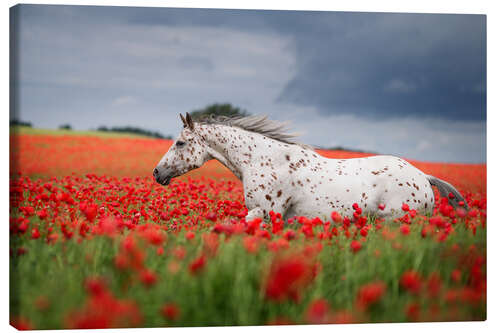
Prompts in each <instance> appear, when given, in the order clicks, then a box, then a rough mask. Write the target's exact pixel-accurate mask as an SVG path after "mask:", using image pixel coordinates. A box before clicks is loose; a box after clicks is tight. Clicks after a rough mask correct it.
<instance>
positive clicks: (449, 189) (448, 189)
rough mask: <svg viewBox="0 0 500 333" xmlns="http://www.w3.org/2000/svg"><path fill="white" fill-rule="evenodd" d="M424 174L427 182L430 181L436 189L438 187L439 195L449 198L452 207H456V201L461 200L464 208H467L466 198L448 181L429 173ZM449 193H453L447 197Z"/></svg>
mask: <svg viewBox="0 0 500 333" xmlns="http://www.w3.org/2000/svg"><path fill="white" fill-rule="evenodd" d="M426 176H427V180H428V181H429V183H431V185H433V186H436V187H437V189H438V191H439V194H440V195H441V197H446V198H448V199H449V203H450V204H451V205H452V206H453V207H454V208H456V207H457V206H458V203H459V202H460V201H463V203H464V208H465V209H467V210H468V209H469V205H468V204H467V200H465V199H464V197H463V196H462V195H461V194H460V192H458V191H457V189H456V188H454V187H453V185H451V184H450V183H447V182H445V181H444V180H441V179H439V178H436V177H434V176H431V175H426ZM450 193H452V194H453V198H450V197H449V194H450Z"/></svg>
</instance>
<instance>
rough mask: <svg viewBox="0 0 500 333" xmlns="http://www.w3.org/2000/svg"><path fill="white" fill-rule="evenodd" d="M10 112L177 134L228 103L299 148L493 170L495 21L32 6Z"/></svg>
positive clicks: (33, 118) (77, 124)
mask: <svg viewBox="0 0 500 333" xmlns="http://www.w3.org/2000/svg"><path fill="white" fill-rule="evenodd" d="M11 25H12V29H13V30H12V31H14V32H15V33H14V36H13V37H14V38H13V41H15V48H14V49H13V50H14V55H15V57H16V58H17V59H18V63H17V67H16V69H15V71H14V73H16V75H15V77H14V81H13V82H14V85H15V86H14V87H15V88H17V92H18V94H17V95H16V96H15V101H16V103H14V104H13V105H15V106H16V111H17V112H18V114H19V116H20V118H21V119H22V120H25V121H30V122H32V123H33V125H34V126H36V127H42V128H57V127H58V126H59V125H61V124H64V123H70V124H71V125H72V126H73V128H75V129H92V128H97V127H98V126H100V125H106V126H125V125H132V126H138V127H142V128H145V129H150V130H156V131H159V132H161V133H164V134H172V135H174V136H176V135H177V133H178V132H179V130H180V128H181V122H180V120H179V118H178V114H179V113H180V112H186V111H191V110H194V109H199V108H202V107H204V106H206V105H208V104H211V103H215V102H219V103H222V102H228V103H232V104H233V105H235V106H239V107H242V108H244V109H246V110H247V111H249V112H250V113H252V114H268V115H269V116H270V117H271V118H273V119H276V120H288V121H290V122H291V124H292V127H293V129H294V131H298V132H301V133H303V135H302V137H301V141H303V142H305V143H308V144H312V145H317V146H323V147H331V146H344V147H348V148H355V149H362V150H369V151H374V152H379V153H384V154H394V155H399V156H403V157H406V158H411V159H421V160H427V161H447V162H472V163H478V162H486V17H485V16H483V15H436V14H382V13H346V12H303V11H255V10H216V9H172V8H140V7H135V8H134V7H91V6H88V7H87V6H47V5H22V6H17V7H15V8H14V9H12V10H11Z"/></svg>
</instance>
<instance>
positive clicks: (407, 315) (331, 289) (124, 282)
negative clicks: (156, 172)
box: [9, 133, 487, 329]
mask: <svg viewBox="0 0 500 333" xmlns="http://www.w3.org/2000/svg"><path fill="white" fill-rule="evenodd" d="M171 144H172V141H168V140H160V139H149V138H141V137H125V136H120V137H103V136H98V135H93V134H89V133H85V134H82V135H55V133H43V134H29V133H22V134H19V133H18V134H11V146H10V148H11V149H10V162H11V174H10V220H9V230H10V322H11V324H12V325H13V326H15V327H16V328H19V329H57V328H112V327H161V326H225V325H268V324H271V325H277V324H325V323H368V322H370V323H378V322H408V321H410V322H419V321H463V320H467V321H470V320H475V321H476V320H485V319H486V205H487V203H486V202H487V200H486V165H485V164H482V165H477V164H474V165H472V164H448V163H429V162H421V161H413V160H409V162H410V163H412V164H413V165H415V166H416V167H417V168H419V169H421V170H422V171H423V172H425V173H428V174H432V175H434V176H436V177H438V178H441V179H443V180H446V181H448V182H450V183H451V184H453V185H454V186H455V187H456V188H457V189H458V190H459V191H460V192H461V193H462V195H463V196H464V198H466V200H467V203H468V205H469V207H470V209H469V210H465V209H464V208H463V207H464V206H465V205H462V206H461V207H458V208H456V209H454V208H453V207H452V206H451V205H450V204H449V203H448V198H440V197H439V194H438V193H437V191H435V195H436V206H435V209H434V213H433V214H432V215H431V216H425V215H420V214H418V212H416V211H413V210H410V209H409V208H407V207H405V205H404V204H403V203H402V207H403V210H405V211H406V215H405V216H403V217H402V218H400V219H396V220H382V219H378V218H376V217H375V216H366V215H365V214H364V213H363V210H362V209H361V208H360V207H359V206H358V205H357V203H353V208H354V209H355V210H356V214H355V216H354V217H353V218H352V219H349V218H346V217H343V216H341V215H340V214H339V213H338V212H332V214H331V216H330V217H329V218H328V219H326V220H324V219H323V220H322V219H320V218H315V219H307V218H304V217H296V218H294V219H290V220H288V221H284V220H283V219H282V217H281V216H280V215H279V214H273V213H271V218H270V220H269V221H266V222H267V224H266V227H264V228H262V227H261V226H260V225H261V221H260V220H257V219H256V220H254V221H249V222H246V221H245V218H244V217H245V215H246V213H247V209H246V207H245V203H244V195H243V187H242V185H241V183H240V182H239V180H238V179H237V178H236V177H235V176H234V175H232V174H231V172H230V171H229V170H228V169H226V168H225V167H224V166H222V165H221V164H220V163H218V162H216V161H209V162H208V163H206V164H205V165H204V166H203V167H202V168H200V169H197V170H194V171H192V172H189V173H188V174H186V175H184V176H182V177H179V178H176V179H173V180H172V182H171V184H170V185H169V186H167V187H162V186H160V185H159V184H157V183H156V182H155V180H154V179H153V176H152V171H153V168H154V167H155V166H156V164H157V162H158V161H159V160H160V158H161V157H162V156H163V154H164V153H165V152H166V151H167V150H168V148H169V147H170V145H171ZM319 153H320V154H322V155H324V156H327V157H331V158H353V157H362V156H368V155H369V154H362V153H355V152H347V151H319ZM403 157H404V156H403ZM384 208H385V207H384V206H383V205H382V204H381V206H380V207H379V209H381V210H383V209H384Z"/></svg>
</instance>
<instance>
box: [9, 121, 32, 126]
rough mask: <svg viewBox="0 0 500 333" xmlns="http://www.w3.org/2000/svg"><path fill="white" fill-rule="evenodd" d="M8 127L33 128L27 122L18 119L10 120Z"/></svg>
mask: <svg viewBox="0 0 500 333" xmlns="http://www.w3.org/2000/svg"><path fill="white" fill-rule="evenodd" d="M10 126H26V127H33V125H32V124H31V123H30V122H27V121H22V120H19V119H12V120H11V121H10Z"/></svg>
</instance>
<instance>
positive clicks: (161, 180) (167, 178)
mask: <svg viewBox="0 0 500 333" xmlns="http://www.w3.org/2000/svg"><path fill="white" fill-rule="evenodd" d="M153 177H155V179H156V182H157V183H158V184H160V185H163V186H166V185H168V184H170V181H171V180H172V176H170V175H167V176H162V175H161V174H160V172H159V171H158V169H157V168H155V169H154V170H153Z"/></svg>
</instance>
